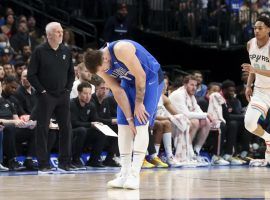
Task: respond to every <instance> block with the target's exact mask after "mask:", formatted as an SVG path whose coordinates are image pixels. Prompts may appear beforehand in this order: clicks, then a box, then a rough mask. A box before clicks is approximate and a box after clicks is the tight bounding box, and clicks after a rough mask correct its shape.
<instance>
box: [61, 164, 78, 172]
mask: <svg viewBox="0 0 270 200" xmlns="http://www.w3.org/2000/svg"><path fill="white" fill-rule="evenodd" d="M57 170H60V171H77V170H79V169H78V168H77V167H76V166H74V165H72V164H65V165H63V164H58V167H57Z"/></svg>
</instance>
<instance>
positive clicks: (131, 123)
mask: <svg viewBox="0 0 270 200" xmlns="http://www.w3.org/2000/svg"><path fill="white" fill-rule="evenodd" d="M128 125H129V127H130V129H131V131H132V133H133V134H134V135H136V134H137V130H136V127H135V125H134V119H133V118H132V119H130V120H128Z"/></svg>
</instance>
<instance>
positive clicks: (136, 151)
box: [131, 123, 149, 176]
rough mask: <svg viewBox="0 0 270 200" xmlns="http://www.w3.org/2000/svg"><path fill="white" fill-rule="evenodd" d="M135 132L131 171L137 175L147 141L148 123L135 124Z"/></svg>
mask: <svg viewBox="0 0 270 200" xmlns="http://www.w3.org/2000/svg"><path fill="white" fill-rule="evenodd" d="M136 130H137V134H136V136H135V139H134V146H133V160H132V164H131V165H132V166H131V168H132V173H134V174H135V175H136V176H138V175H139V173H140V171H141V167H142V164H143V161H144V158H145V153H146V151H147V147H148V143H149V134H148V123H147V124H146V125H142V126H136Z"/></svg>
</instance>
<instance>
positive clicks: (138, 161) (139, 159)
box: [131, 151, 145, 176]
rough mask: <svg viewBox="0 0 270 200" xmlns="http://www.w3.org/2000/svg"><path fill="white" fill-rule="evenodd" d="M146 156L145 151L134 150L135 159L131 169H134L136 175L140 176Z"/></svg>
mask: <svg viewBox="0 0 270 200" xmlns="http://www.w3.org/2000/svg"><path fill="white" fill-rule="evenodd" d="M144 157H145V153H143V152H138V151H134V152H133V160H132V166H131V170H132V173H133V174H134V175H136V176H138V175H139V173H140V171H141V167H142V164H143V161H144Z"/></svg>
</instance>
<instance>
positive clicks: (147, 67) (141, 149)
mask: <svg viewBox="0 0 270 200" xmlns="http://www.w3.org/2000/svg"><path fill="white" fill-rule="evenodd" d="M84 62H85V65H86V67H87V69H88V70H89V71H90V72H91V73H96V74H97V75H99V76H100V77H102V78H103V79H104V80H105V82H106V84H107V85H108V86H109V87H110V89H111V90H112V92H113V95H114V98H115V100H116V101H117V103H118V108H117V123H118V145H119V151H120V156H121V165H122V167H121V171H120V175H119V176H118V177H117V178H116V179H114V180H112V181H109V182H108V187H118V188H127V189H138V188H139V182H140V179H139V173H140V170H141V166H142V163H143V160H144V157H145V153H146V150H147V146H148V142H149V135H148V126H149V125H150V126H152V125H153V123H154V115H155V112H156V109H157V104H158V101H159V98H160V96H161V93H162V89H163V85H164V81H163V73H162V71H161V68H160V64H159V63H158V62H157V61H156V59H155V58H154V57H153V56H152V55H151V54H150V53H149V52H148V51H147V50H146V49H145V48H144V47H143V46H141V45H140V44H138V43H137V42H134V41H131V40H119V41H115V42H112V43H109V44H108V45H107V46H106V47H105V48H104V49H102V50H92V49H88V50H87V51H86V53H85V57H84ZM118 80H121V83H119V82H118ZM132 154H133V159H132Z"/></svg>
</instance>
